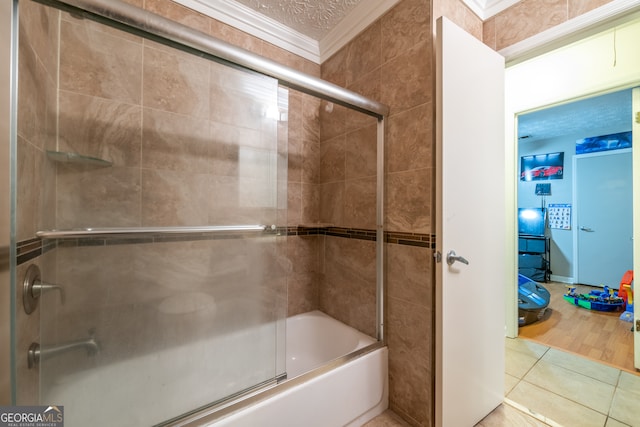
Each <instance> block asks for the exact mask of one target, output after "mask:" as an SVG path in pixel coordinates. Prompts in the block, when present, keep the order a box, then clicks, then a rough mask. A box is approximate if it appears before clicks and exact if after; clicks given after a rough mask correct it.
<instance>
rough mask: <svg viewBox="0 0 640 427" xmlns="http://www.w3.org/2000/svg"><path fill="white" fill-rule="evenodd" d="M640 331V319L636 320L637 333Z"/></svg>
mask: <svg viewBox="0 0 640 427" xmlns="http://www.w3.org/2000/svg"><path fill="white" fill-rule="evenodd" d="M639 331H640V319H636V332H639Z"/></svg>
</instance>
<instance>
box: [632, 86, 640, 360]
mask: <svg viewBox="0 0 640 427" xmlns="http://www.w3.org/2000/svg"><path fill="white" fill-rule="evenodd" d="M632 98H633V101H632V102H633V106H632V110H631V111H633V128H632V130H633V137H632V146H634V147H638V144H640V88H635V89H633V95H632ZM633 186H634V187H635V188H636V189H638V188H640V150H638V149H635V150H633ZM633 229H634V230H636V232H637V231H639V230H640V197H638V192H637V191H636V192H635V193H634V195H633ZM634 236H635V233H634ZM633 265H634V266H635V265H640V239H638V238H634V239H633ZM635 273H638V274H639V275H640V271H636V270H634V276H635ZM638 282H639V281H638V280H634V282H633V289H634V291H635V293H634V295H633V296H634V298H633V301H634V302H633V307H634V321H633V325H634V328H633V330H634V331H635V333H634V334H633V347H634V353H633V361H634V363H633V365H634V366H635V368H636V369H640V309H639V308H638V298H637V297H638V295H640V292H638V286H637V285H636V283H638Z"/></svg>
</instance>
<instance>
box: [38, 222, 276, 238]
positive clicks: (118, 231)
mask: <svg viewBox="0 0 640 427" xmlns="http://www.w3.org/2000/svg"><path fill="white" fill-rule="evenodd" d="M275 229H276V227H275V225H272V226H266V225H209V226H202V227H122V228H83V229H72V230H47V231H38V232H36V236H37V237H39V238H41V239H78V238H84V237H127V236H129V237H139V236H149V235H153V236H163V235H175V234H182V235H184V234H212V233H214V234H215V233H225V234H226V233H250V232H265V231H267V230H275Z"/></svg>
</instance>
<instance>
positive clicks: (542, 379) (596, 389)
mask: <svg viewBox="0 0 640 427" xmlns="http://www.w3.org/2000/svg"><path fill="white" fill-rule="evenodd" d="M524 380H525V381H527V382H529V383H531V384H534V385H536V386H538V387H540V388H543V389H545V390H549V391H551V392H552V393H555V394H557V395H560V396H562V397H565V398H567V399H569V400H572V401H574V402H577V403H579V404H581V405H584V406H586V407H588V408H592V409H595V410H596V411H598V412H600V413H602V414H607V413H608V412H609V408H610V407H611V401H612V399H613V393H614V391H615V387H614V386H612V385H611V384H607V383H603V382H602V381H598V380H595V379H593V378H590V377H587V376H586V375H582V374H579V373H577V372H574V371H571V370H569V369H566V368H563V367H561V366H557V365H553V364H551V363H548V362H545V361H544V360H541V361H540V362H538V363H537V364H536V365H535V366H534V367H533V368H532V369H531V370H530V371H529V373H528V374H527V375H526V376H525V377H524Z"/></svg>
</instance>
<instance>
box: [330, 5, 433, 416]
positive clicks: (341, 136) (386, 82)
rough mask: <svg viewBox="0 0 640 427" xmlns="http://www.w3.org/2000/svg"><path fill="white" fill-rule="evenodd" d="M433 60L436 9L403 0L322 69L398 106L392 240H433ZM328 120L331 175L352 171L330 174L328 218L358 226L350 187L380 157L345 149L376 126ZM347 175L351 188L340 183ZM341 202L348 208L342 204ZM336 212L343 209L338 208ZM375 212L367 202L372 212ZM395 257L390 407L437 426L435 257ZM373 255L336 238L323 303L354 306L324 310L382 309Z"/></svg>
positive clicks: (389, 195) (391, 253)
mask: <svg viewBox="0 0 640 427" xmlns="http://www.w3.org/2000/svg"><path fill="white" fill-rule="evenodd" d="M431 58H432V54H431V3H430V1H428V0H403V1H402V2H400V3H399V5H397V6H396V7H395V8H393V9H392V10H391V11H389V12H388V13H387V14H386V15H385V16H383V17H382V18H381V19H380V20H378V21H377V22H376V23H374V24H373V25H371V26H370V27H369V28H367V30H365V31H364V32H363V33H362V34H361V35H359V36H357V37H356V38H355V39H354V40H352V41H351V42H350V43H349V44H348V45H347V46H345V47H344V48H343V49H342V50H341V51H339V52H338V53H336V54H335V55H334V56H332V57H331V58H330V59H328V60H327V61H326V62H325V63H323V64H322V77H323V78H324V79H327V80H329V81H332V82H334V83H336V84H340V85H343V86H346V87H347V88H349V89H353V90H357V91H359V92H361V93H364V94H366V95H368V96H371V97H372V98H373V99H377V100H379V101H381V102H383V103H386V104H388V105H389V106H390V107H391V114H390V116H389V119H388V122H387V133H386V146H385V163H386V177H385V179H386V188H385V191H386V200H385V208H386V215H385V229H386V230H387V231H398V232H412V233H425V234H429V233H431V231H432V224H431V200H432V174H433V170H432V168H433V164H432V157H433V156H432V132H431V131H430V129H431V117H432V103H431V102H432V87H431V84H432V74H431ZM320 112H321V118H322V123H321V126H322V133H321V137H322V145H323V150H322V151H324V152H329V153H332V157H330V156H329V155H326V156H325V158H326V159H327V162H326V163H330V162H329V161H328V160H329V159H337V160H338V164H337V165H336V164H333V165H331V167H330V170H331V171H335V170H336V168H338V167H339V168H342V167H343V166H342V164H345V165H346V166H345V167H344V172H342V171H341V169H340V171H339V172H329V171H324V170H323V171H321V173H325V174H327V175H329V176H330V177H331V178H333V179H334V181H329V182H327V183H323V189H322V193H321V200H322V202H321V215H323V214H325V213H326V214H328V215H329V216H321V220H322V221H327V222H337V224H336V225H341V224H344V225H343V226H349V225H351V224H347V223H346V221H347V218H348V216H347V215H345V214H344V212H346V211H347V209H348V207H347V206H348V205H350V204H354V205H355V204H361V203H360V202H359V201H357V200H356V201H353V200H352V198H353V195H354V194H355V191H353V190H350V188H354V189H356V188H358V187H357V185H358V182H357V180H350V179H349V178H350V177H352V176H358V175H359V174H369V173H371V171H373V170H374V169H373V168H374V163H373V157H372V156H371V155H370V154H366V153H365V155H364V156H360V157H356V156H354V155H355V154H356V152H357V151H358V150H356V149H349V150H347V149H346V148H345V149H342V146H341V144H347V147H351V146H352V145H353V144H354V142H352V141H353V138H351V139H350V138H349V136H350V132H351V133H352V134H353V133H355V132H361V133H366V132H371V131H370V130H369V128H370V127H371V126H372V125H371V123H366V122H364V123H363V125H360V126H361V127H360V128H357V129H354V130H351V129H349V127H348V120H346V119H342V120H340V119H339V113H341V109H340V108H336V107H334V108H333V111H332V112H328V111H327V109H326V108H324V109H321V110H320ZM343 114H344V113H343ZM356 123H357V122H356ZM356 144H357V140H356ZM334 161H335V160H334ZM356 164H358V165H359V166H358V167H357V168H356ZM361 171H364V172H361ZM342 176H344V177H345V178H344V180H341V179H340V178H342ZM343 183H344V184H343ZM352 183H353V184H352ZM367 185H371V184H367ZM363 189H366V186H365V187H363ZM363 189H358V190H357V191H360V192H362V191H363ZM347 193H348V194H347ZM365 194H366V190H365ZM341 197H342V198H343V200H344V201H348V202H342V203H341V202H340V198H341ZM326 203H328V205H329V206H336V208H329V206H327V204H326ZM367 206H368V205H367V204H366V203H365V204H364V207H365V208H366V207H367ZM340 207H342V211H343V215H342V217H340V216H339V215H336V214H335V213H334V214H333V215H334V216H333V217H332V216H330V215H332V214H331V212H336V211H337V212H339V211H340ZM360 209H362V207H361V208H360ZM369 209H371V207H369ZM362 218H363V219H364V221H358V222H356V223H354V224H358V225H359V226H360V227H363V228H372V223H371V222H368V218H373V216H372V211H369V215H363V216H362ZM338 221H341V222H338ZM354 245H355V247H352V246H354ZM386 248H387V249H386V250H387V261H386V268H387V275H386V279H387V292H388V293H387V314H386V316H387V341H388V344H389V381H390V382H389V386H390V396H389V399H390V405H391V408H392V409H393V410H394V411H396V412H397V413H399V414H401V415H402V417H403V418H405V419H406V420H407V421H409V422H411V423H412V424H414V425H425V426H426V425H430V423H431V407H432V403H431V386H429V384H430V382H431V376H432V372H431V369H432V368H431V353H432V349H431V293H432V291H431V289H432V281H431V276H432V275H431V273H430V271H431V259H432V257H431V254H432V251H431V250H429V249H426V248H417V247H411V246H404V245H396V244H387V245H386ZM330 249H331V250H330ZM373 250H374V245H373V243H372V242H362V243H358V244H354V243H353V242H349V241H346V240H345V239H333V238H332V240H331V242H330V244H328V245H327V252H326V253H325V264H324V268H325V282H324V283H323V287H322V290H321V304H322V298H323V295H322V292H325V291H326V292H327V297H330V296H333V295H340V298H338V299H337V300H338V301H340V300H342V301H345V302H343V303H339V304H336V303H332V304H331V305H330V304H326V305H323V306H322V307H323V310H329V311H330V312H331V315H332V316H335V317H338V318H341V317H342V318H348V317H349V315H351V316H352V317H353V316H357V315H361V316H362V314H361V312H362V311H363V310H365V311H366V310H371V309H372V304H373V302H375V298H374V296H372V295H370V294H369V292H371V291H372V290H373V288H372V287H370V286H369V285H368V284H366V283H364V281H363V280H362V279H359V278H358V277H365V278H368V279H369V280H372V279H373V278H374V277H375V270H374V265H367V263H366V260H368V259H369V258H367V257H365V254H367V252H372V251H373ZM347 266H349V267H347ZM425 269H426V270H425ZM364 315H365V316H370V315H371V314H369V312H367V313H366V314H364ZM361 327H363V326H361ZM368 332H370V331H368Z"/></svg>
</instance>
